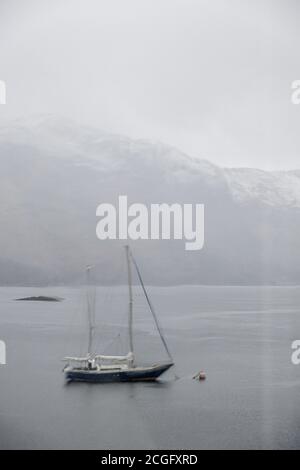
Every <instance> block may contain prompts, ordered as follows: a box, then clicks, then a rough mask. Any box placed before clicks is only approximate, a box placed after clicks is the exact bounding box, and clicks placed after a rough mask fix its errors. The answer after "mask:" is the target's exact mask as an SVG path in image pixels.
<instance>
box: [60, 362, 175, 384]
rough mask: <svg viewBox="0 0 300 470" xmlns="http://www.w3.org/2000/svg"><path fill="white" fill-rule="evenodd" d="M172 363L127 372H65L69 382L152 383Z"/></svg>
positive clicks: (74, 370)
mask: <svg viewBox="0 0 300 470" xmlns="http://www.w3.org/2000/svg"><path fill="white" fill-rule="evenodd" d="M172 365H173V363H165V364H158V365H154V366H150V367H137V368H133V369H129V370H107V371H93V370H80V369H71V370H68V371H66V372H65V376H66V380H68V381H69V382H71V381H76V382H94V383H95V382H97V383H107V382H136V381H149V380H150V381H153V380H156V379H157V378H158V377H159V376H160V375H162V374H163V373H164V372H166V371H167V370H168V369H169V368H170V367H172Z"/></svg>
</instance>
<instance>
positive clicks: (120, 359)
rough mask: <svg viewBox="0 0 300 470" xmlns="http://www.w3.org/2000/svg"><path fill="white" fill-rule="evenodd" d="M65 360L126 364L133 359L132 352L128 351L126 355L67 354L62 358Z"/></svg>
mask: <svg viewBox="0 0 300 470" xmlns="http://www.w3.org/2000/svg"><path fill="white" fill-rule="evenodd" d="M63 361H65V362H88V361H96V362H109V363H111V364H124V363H125V364H126V363H130V362H132V361H133V354H132V352H129V353H128V354H127V355H126V356H105V355H103V354H97V355H96V356H87V357H72V356H67V357H64V358H63Z"/></svg>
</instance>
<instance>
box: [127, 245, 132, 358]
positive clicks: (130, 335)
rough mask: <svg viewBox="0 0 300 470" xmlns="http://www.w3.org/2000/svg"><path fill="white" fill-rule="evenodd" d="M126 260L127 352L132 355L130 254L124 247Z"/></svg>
mask: <svg viewBox="0 0 300 470" xmlns="http://www.w3.org/2000/svg"><path fill="white" fill-rule="evenodd" d="M125 250H126V260H127V275H128V294H129V310H128V336H129V350H130V351H129V352H130V353H132V354H133V336H132V318H133V298H132V276H131V265H130V252H129V246H128V245H126V246H125Z"/></svg>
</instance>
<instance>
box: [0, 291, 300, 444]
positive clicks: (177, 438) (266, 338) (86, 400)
mask: <svg viewBox="0 0 300 470" xmlns="http://www.w3.org/2000/svg"><path fill="white" fill-rule="evenodd" d="M98 291H99V292H98V294H97V299H98V303H97V309H96V310H97V322H98V325H99V328H98V331H97V335H96V338H95V344H96V345H97V347H98V348H99V351H100V350H101V351H103V350H106V351H107V352H108V351H109V352H113V350H114V351H115V352H117V353H118V352H121V351H122V350H124V348H125V349H126V336H125V333H126V303H125V301H126V299H125V292H124V289H122V288H118V289H104V288H103V289H102V288H101V289H98ZM150 292H151V298H152V301H153V303H154V305H155V306H156V310H157V312H158V314H159V317H160V321H161V324H162V325H163V328H164V331H165V335H166V337H167V341H168V343H169V346H170V349H171V350H172V352H173V355H174V359H175V362H176V368H175V370H174V371H172V372H169V373H168V374H166V376H165V377H164V380H163V381H162V382H161V383H157V384H151V383H145V384H142V383H136V384H104V385H103V384H102V385H101V384H71V385H65V383H64V379H63V374H62V373H61V370H62V367H63V363H62V362H61V358H62V357H63V356H64V355H66V354H78V353H80V352H84V345H85V339H86V336H85V334H86V330H85V327H84V325H85V324H84V322H83V318H84V317H83V310H82V307H83V298H82V292H81V290H80V289H70V288H51V289H50V288H47V289H32V288H30V289H29V288H26V289H25V288H1V289H0V339H2V340H5V342H6V344H7V365H6V366H0V391H1V392H0V397H1V401H0V448H3V449H10V448H36V449H38V448H50V449H53V448H57V449H58V448H83V449H85V448H98V449H103V448H109V449H118V448H122V449H124V448H130V449H137V448H148V449H158V448H174V449H176V448H177V449H178V448H187V449H193V448H200V449H201V448H204V449H210V448H299V447H300V366H294V365H292V364H291V359H290V357H291V342H292V341H293V340H295V339H300V313H299V306H300V288H280V287H274V288H256V287H239V288H236V287H189V286H186V287H176V288H151V289H150ZM43 294H45V295H51V294H53V295H59V296H61V297H64V299H65V300H64V301H63V302H61V303H49V302H48V303H47V302H15V301H14V300H13V299H14V298H16V297H22V296H25V295H43ZM142 307H143V306H142V298H141V297H139V296H138V297H137V302H136V310H135V316H136V319H137V322H136V333H135V340H136V349H137V354H140V355H141V357H142V355H143V354H145V350H146V351H147V353H148V354H145V357H146V356H151V357H150V358H153V359H157V357H158V356H159V357H163V353H162V350H161V348H160V347H159V343H158V340H157V335H156V334H155V332H154V330H153V327H152V323H151V321H150V317H149V316H148V315H145V314H144V313H145V312H144V310H143V308H142ZM104 318H106V320H107V321H106V322H105V324H104V323H103V322H104ZM118 331H120V332H121V335H120V338H119V339H117V340H115V342H113V344H111V345H110V343H111V341H112V340H113V338H114V336H115V334H116V332H118ZM114 348H115V349H114ZM200 369H204V370H205V371H206V373H207V380H206V381H205V382H196V381H194V380H192V376H193V374H195V373H196V372H198V371H199V370H200ZM176 377H177V378H176Z"/></svg>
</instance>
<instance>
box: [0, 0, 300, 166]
mask: <svg viewBox="0 0 300 470" xmlns="http://www.w3.org/2000/svg"><path fill="white" fill-rule="evenodd" d="M299 20H300V3H299V2H298V1H297V0H26V1H24V0H18V1H16V0H0V79H3V80H5V81H6V83H7V104H6V105H5V106H1V107H0V122H3V121H6V120H7V119H11V118H15V117H19V116H29V115H30V114H32V113H55V114H56V113H57V114H59V115H66V116H71V117H73V118H75V119H76V120H78V121H79V122H82V123H85V124H93V125H96V126H98V127H101V128H103V129H104V130H108V131H113V132H117V133H124V134H128V135H130V136H133V137H146V138H151V139H159V140H162V141H165V142H167V143H170V144H172V145H175V146H177V147H179V148H181V149H182V150H184V151H186V152H188V153H189V154H191V155H194V156H199V157H203V158H207V159H209V160H211V161H212V162H214V163H217V164H219V165H223V166H251V167H252V166H254V167H260V168H267V169H279V168H284V169H289V168H300V161H299V153H300V152H299V151H300V132H299V125H300V105H299V106H296V105H292V104H291V100H290V96H291V82H292V81H293V80H296V79H300V55H299V50H297V49H298V48H299V44H300V28H299Z"/></svg>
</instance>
